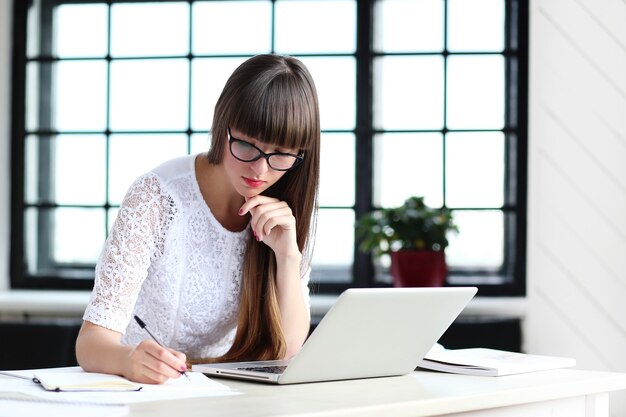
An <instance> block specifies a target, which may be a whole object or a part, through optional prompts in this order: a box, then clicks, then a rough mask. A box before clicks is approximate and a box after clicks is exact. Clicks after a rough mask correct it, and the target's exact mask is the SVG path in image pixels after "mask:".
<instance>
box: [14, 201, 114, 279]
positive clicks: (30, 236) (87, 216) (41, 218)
mask: <svg viewBox="0 0 626 417" xmlns="http://www.w3.org/2000/svg"><path fill="white" fill-rule="evenodd" d="M104 213H105V212H104V210H102V209H100V208H98V209H86V208H56V209H35V208H29V209H27V210H26V213H25V228H26V233H25V239H24V245H25V246H24V251H25V253H26V268H27V270H28V272H29V273H30V274H32V275H38V274H50V273H52V274H54V273H57V274H58V272H55V271H54V269H55V268H59V267H63V265H58V264H59V263H71V264H87V265H89V264H95V262H96V260H97V258H98V256H99V255H100V251H101V250H102V243H103V242H104V239H105V233H104V232H105V230H104ZM42 225H47V226H48V229H47V232H48V233H50V234H51V236H50V238H51V239H50V241H49V244H50V247H42V246H41V243H42V241H45V239H46V233H44V234H42V233H39V230H40V227H41V226H42ZM41 251H45V252H46V253H41Z"/></svg>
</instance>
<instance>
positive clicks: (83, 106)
mask: <svg viewBox="0 0 626 417" xmlns="http://www.w3.org/2000/svg"><path fill="white" fill-rule="evenodd" d="M53 69H54V70H55V73H54V75H55V81H54V85H55V89H54V90H55V92H56V94H55V95H54V107H53V109H52V110H51V111H52V114H53V115H54V119H55V122H54V126H55V127H56V128H57V129H58V130H60V131H77V130H78V131H80V130H90V131H94V130H104V129H105V128H106V103H107V100H106V87H107V82H106V79H107V64H106V61H59V62H58V63H57V64H56V66H55V67H53Z"/></svg>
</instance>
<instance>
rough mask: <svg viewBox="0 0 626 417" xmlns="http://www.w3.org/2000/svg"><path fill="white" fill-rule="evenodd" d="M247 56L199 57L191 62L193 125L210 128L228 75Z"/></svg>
mask: <svg viewBox="0 0 626 417" xmlns="http://www.w3.org/2000/svg"><path fill="white" fill-rule="evenodd" d="M245 60H246V58H208V59H205V58H199V59H194V60H193V61H192V64H191V71H192V75H191V83H192V84H191V126H192V128H193V129H194V130H209V129H211V124H212V123H213V112H214V110H215V104H216V103H217V99H218V98H219V96H220V94H221V93H222V89H223V88H224V85H225V84H226V80H228V77H230V75H231V74H232V73H233V71H235V69H236V68H237V67H238V66H239V65H241V63H242V62H243V61H245Z"/></svg>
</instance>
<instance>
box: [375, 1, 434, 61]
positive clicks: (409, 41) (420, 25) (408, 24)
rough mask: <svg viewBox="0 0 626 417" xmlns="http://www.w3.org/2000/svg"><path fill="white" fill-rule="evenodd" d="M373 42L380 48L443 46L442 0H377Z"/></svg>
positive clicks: (425, 49) (429, 48)
mask: <svg viewBox="0 0 626 417" xmlns="http://www.w3.org/2000/svg"><path fill="white" fill-rule="evenodd" d="M375 7H376V8H375V19H374V23H375V25H376V27H375V34H374V44H375V49H376V51H379V52H438V51H442V50H443V28H444V24H443V23H444V2H443V1H442V0H422V1H406V0H379V1H377V2H376V6H375Z"/></svg>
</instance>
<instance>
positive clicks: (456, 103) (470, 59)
mask: <svg viewBox="0 0 626 417" xmlns="http://www.w3.org/2000/svg"><path fill="white" fill-rule="evenodd" d="M447 110H448V113H447V123H448V128H450V129H501V128H502V127H503V126H504V58H503V57H502V56H500V55H487V56H451V57H449V58H448V109H447Z"/></svg>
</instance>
